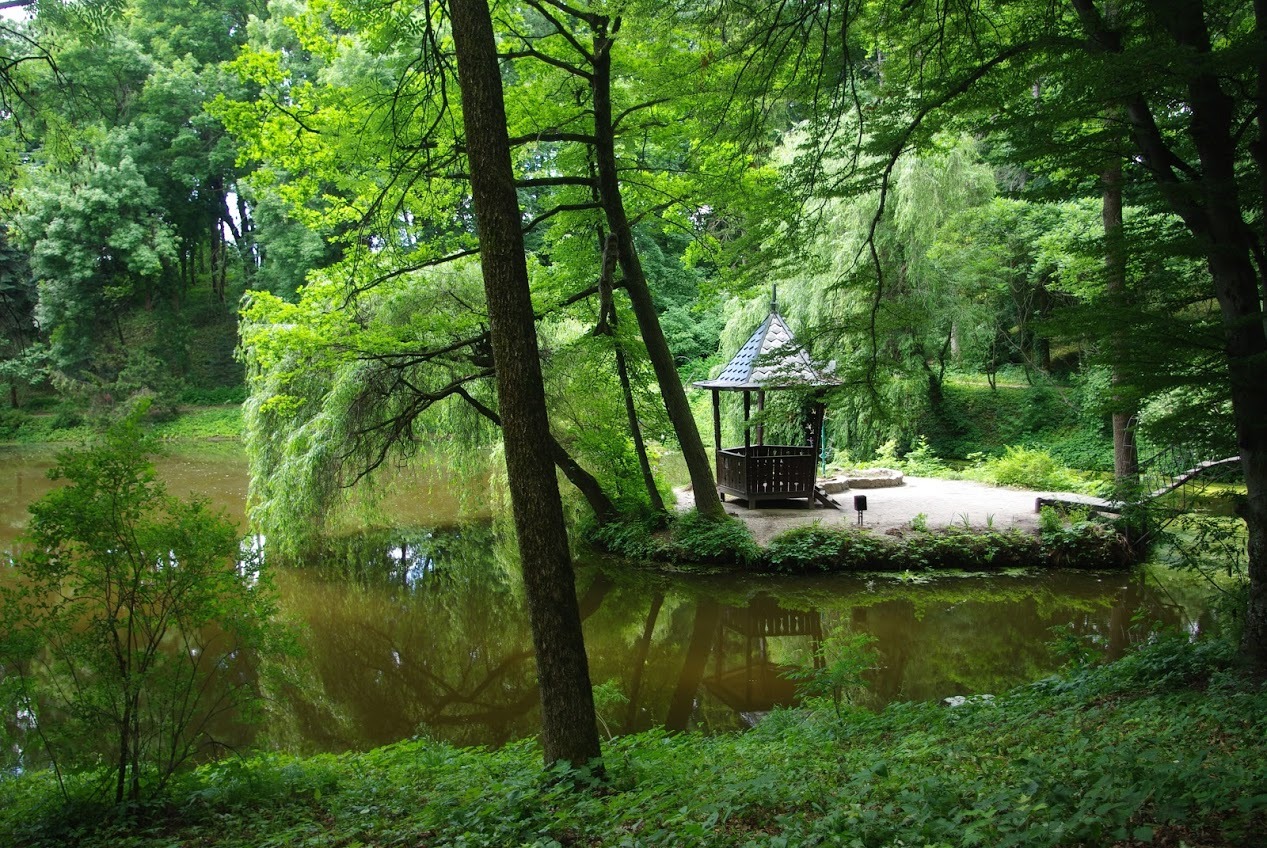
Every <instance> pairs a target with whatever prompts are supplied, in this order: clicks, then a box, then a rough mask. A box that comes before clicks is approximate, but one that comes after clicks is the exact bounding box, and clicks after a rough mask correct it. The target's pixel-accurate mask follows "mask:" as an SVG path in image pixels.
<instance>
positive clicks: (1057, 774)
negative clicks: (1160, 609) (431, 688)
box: [0, 637, 1267, 848]
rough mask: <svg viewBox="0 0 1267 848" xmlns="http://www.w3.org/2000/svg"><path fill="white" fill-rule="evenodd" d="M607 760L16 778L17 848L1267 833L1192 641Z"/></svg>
mask: <svg viewBox="0 0 1267 848" xmlns="http://www.w3.org/2000/svg"><path fill="white" fill-rule="evenodd" d="M837 707H839V709H840V711H839V713H838V712H837ZM604 766H605V777H604V778H601V779H600V778H599V777H596V776H595V774H594V773H593V772H591V771H589V770H582V771H579V772H572V773H568V770H567V769H565V768H556V769H554V770H552V771H543V770H542V767H541V753H540V750H539V749H538V748H537V746H536V745H535V743H533V742H531V741H525V742H519V743H514V744H511V745H508V746H506V747H504V748H501V749H498V750H493V751H490V750H484V749H459V748H453V747H450V746H447V745H445V744H443V743H438V742H434V741H427V740H414V741H406V742H401V743H398V744H395V745H390V746H387V747H384V748H379V749H376V750H373V751H369V752H365V753H351V754H344V755H339V756H334V755H321V756H316V757H310V758H306V759H300V758H294V757H285V756H278V755H260V756H257V757H254V758H247V759H228V760H224V761H221V762H219V763H215V764H211V765H207V766H203V767H201V768H199V769H198V770H197V771H195V772H193V773H191V774H190V775H188V776H187V777H186V778H185V779H184V780H183V781H182V782H181V783H180V784H179V785H177V786H176V787H174V789H173V790H172V792H171V793H170V795H169V797H168V798H166V799H165V801H164V802H163V803H162V804H159V805H155V806H153V807H149V808H142V809H132V810H129V811H126V812H119V811H117V810H111V809H106V808H94V807H91V806H85V805H82V804H80V805H72V806H67V805H65V804H64V803H63V802H62V801H61V800H60V798H57V797H55V796H54V794H52V792H51V790H50V787H49V785H48V781H47V780H46V779H45V778H44V776H43V775H40V774H31V775H26V776H24V777H22V778H20V779H6V780H0V844H6V845H13V846H16V848H35V846H41V847H42V846H53V845H57V846H68V848H105V846H110V848H160V846H162V847H163V848H166V846H171V845H199V846H208V848H244V846H264V845H346V846H352V845H365V846H368V845H375V846H386V845H450V846H457V845H462V846H505V845H535V846H561V845H587V846H600V848H601V846H661V845H664V846H669V845H675V846H676V845H710V846H754V845H763V846H789V845H795V846H802V845H803V846H811V845H847V846H888V845H936V846H974V845H990V846H1034V848H1044V846H1074V845H1116V846H1142V845H1147V844H1160V845H1180V844H1185V843H1186V844H1189V845H1202V846H1211V848H1222V846H1236V845H1247V844H1254V840H1255V839H1257V838H1258V837H1257V836H1255V834H1261V833H1262V832H1263V828H1264V826H1267V791H1265V790H1264V787H1265V786H1267V691H1264V689H1263V688H1262V687H1261V685H1255V684H1251V683H1249V682H1247V681H1246V680H1245V679H1244V678H1243V677H1241V676H1240V675H1239V674H1238V673H1237V672H1236V671H1235V669H1234V666H1233V664H1232V659H1231V651H1230V650H1229V649H1228V647H1227V646H1226V644H1223V643H1218V642H1196V643H1192V642H1189V641H1188V640H1187V639H1186V638H1183V637H1172V638H1164V639H1159V640H1156V641H1154V642H1152V643H1150V644H1147V645H1145V646H1144V647H1143V648H1142V649H1141V650H1140V651H1138V652H1137V653H1135V654H1132V655H1130V656H1128V657H1127V658H1126V659H1124V660H1122V661H1120V662H1118V663H1116V664H1114V665H1110V666H1082V667H1077V668H1074V669H1072V670H1070V671H1069V672H1066V673H1065V674H1063V675H1061V676H1058V677H1053V678H1050V679H1048V680H1045V681H1042V682H1040V683H1038V684H1035V685H1031V686H1027V687H1023V688H1021V689H1019V690H1016V691H1014V692H1012V693H1010V694H1005V695H1000V696H999V697H997V698H994V699H992V700H986V699H980V700H975V701H974V700H970V701H969V702H968V703H965V704H963V705H962V706H958V707H954V708H946V707H943V706H940V705H938V704H934V703H907V704H897V705H893V706H891V707H889V708H887V709H885V710H883V711H882V712H879V713H875V714H873V713H869V712H866V711H863V710H860V709H858V708H855V707H852V706H850V705H848V704H833V703H832V702H830V701H829V700H827V699H823V700H822V701H813V700H811V701H810V702H809V703H808V706H807V707H805V708H802V709H799V710H795V711H779V712H775V713H773V714H772V715H770V716H769V717H768V718H767V719H766V720H765V721H763V722H761V723H760V724H759V725H758V726H757V727H756V728H755V729H753V730H751V731H749V732H746V733H742V734H732V735H721V736H711V737H709V736H701V735H697V734H689V733H688V734H668V733H666V732H663V731H649V732H645V733H641V734H637V735H633V736H626V737H621V738H618V739H615V740H612V741H611V742H609V743H607V744H606V746H605V751H604ZM565 777H566V778H568V779H562V778H565Z"/></svg>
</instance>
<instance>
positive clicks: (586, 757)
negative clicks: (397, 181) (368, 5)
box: [449, 0, 600, 765]
mask: <svg viewBox="0 0 1267 848" xmlns="http://www.w3.org/2000/svg"><path fill="white" fill-rule="evenodd" d="M449 8H450V14H451V15H452V18H453V38H454V45H455V47H456V51H457V63H458V76H459V79H460V81H461V85H462V117H463V122H464V124H465V126H466V149H467V157H468V161H469V163H470V171H471V196H472V200H473V201H474V206H475V216H476V220H477V221H478V224H479V239H480V264H481V266H482V267H483V269H484V288H485V291H486V293H487V300H488V307H489V336H490V338H491V340H492V347H493V361H494V363H495V367H496V372H497V397H498V401H499V403H500V406H501V415H502V439H503V441H504V443H505V446H506V474H507V478H508V479H509V483H510V497H511V506H512V509H513V511H514V516H515V535H516V536H517V537H518V538H519V555H520V557H521V558H522V568H523V575H524V587H525V589H526V593H527V599H528V612H529V616H530V618H531V621H532V641H533V647H534V648H535V650H536V657H537V674H538V677H539V678H540V681H541V705H542V748H543V750H544V753H545V759H546V762H547V763H554V762H556V761H558V760H565V761H567V762H570V763H572V764H573V765H583V764H585V763H588V762H590V761H591V760H595V759H597V758H598V756H599V754H600V750H599V742H598V725H597V722H596V720H595V717H594V698H593V690H592V689H591V687H590V680H589V666H588V664H587V661H586V657H585V644H584V640H583V637H582V633H581V618H580V613H579V611H578V608H577V604H576V582H575V578H574V577H573V574H572V561H571V553H570V551H569V550H568V543H567V528H566V526H565V525H564V522H563V507H562V503H561V502H560V500H559V490H558V484H557V482H556V481H555V478H554V464H553V463H552V462H551V460H550V457H549V455H548V454H547V453H546V452H545V451H542V450H541V449H540V446H541V445H542V444H543V443H544V442H546V441H547V440H548V439H549V437H550V423H549V420H548V419H547V417H546V405H545V390H544V388H543V386H542V382H541V365H540V355H539V353H538V350H537V330H536V321H535V318H534V315H533V311H532V298H531V296H530V293H529V288H528V266H527V262H526V259H525V256H524V244H523V231H522V229H521V226H522V225H521V220H520V210H519V198H518V196H517V195H516V193H515V177H514V172H513V169H512V167H511V159H510V139H509V136H508V134H507V132H506V113H505V107H504V105H503V101H502V80H501V71H500V69H499V68H498V64H497V46H496V39H495V37H494V35H493V24H492V19H491V17H490V16H489V12H488V5H487V3H486V0H451V3H450V7H449Z"/></svg>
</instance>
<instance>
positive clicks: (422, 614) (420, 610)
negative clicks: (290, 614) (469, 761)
mask: <svg viewBox="0 0 1267 848" xmlns="http://www.w3.org/2000/svg"><path fill="white" fill-rule="evenodd" d="M494 543H495V539H494V536H493V534H492V532H491V530H490V529H489V528H487V527H480V526H475V527H467V528H464V529H463V530H461V531H433V532H421V533H415V534H410V535H407V536H402V537H397V538H393V539H389V538H387V537H384V536H382V535H377V536H373V535H371V536H359V537H349V538H347V539H346V540H340V541H339V542H338V543H329V545H328V548H327V550H326V551H325V552H324V553H325V556H324V557H323V558H322V566H321V568H320V569H318V570H307V571H302V572H299V571H296V572H289V573H288V574H287V575H286V579H285V580H284V586H283V588H284V591H285V592H286V593H287V595H288V602H289V606H290V607H291V608H292V609H298V610H299V611H300V614H301V615H302V616H303V618H305V619H306V620H307V622H308V624H309V636H308V643H309V644H308V648H309V656H310V663H311V669H312V680H311V681H310V683H309V684H308V686H307V687H306V688H308V691H307V692H301V693H299V697H300V698H301V699H303V700H306V701H307V702H308V703H309V705H310V707H313V708H314V709H312V710H310V712H312V713H313V714H314V715H320V714H322V712H323V710H321V709H320V708H318V707H317V705H319V704H320V703H321V702H322V701H328V702H329V703H331V704H333V705H336V707H337V710H338V711H339V712H341V713H343V714H344V715H345V716H346V720H347V722H348V724H349V725H350V726H351V727H352V728H355V730H354V731H352V734H351V735H352V738H348V739H346V740H344V744H348V745H360V744H365V743H368V744H383V743H385V742H388V741H393V740H395V739H401V738H405V737H407V736H410V735H413V734H414V733H416V732H430V733H432V734H434V735H436V736H440V737H443V738H445V739H448V740H450V741H453V742H457V743H478V744H487V743H500V742H504V741H506V740H508V739H512V738H517V737H520V736H524V735H528V734H530V733H531V732H533V729H534V721H535V719H534V710H535V708H536V705H537V698H538V696H537V689H536V676H535V669H534V666H533V662H532V651H531V638H530V635H529V631H528V623H527V617H526V615H525V613H524V610H523V607H522V603H521V600H520V598H519V597H518V596H517V595H516V594H515V591H514V585H513V583H512V581H511V579H510V578H509V576H508V575H507V574H506V572H505V571H504V570H503V569H502V568H500V566H498V565H497V563H496V557H495V555H494V552H493V545H494ZM314 729H315V728H314Z"/></svg>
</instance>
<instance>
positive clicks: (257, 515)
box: [0, 0, 1267, 838]
mask: <svg viewBox="0 0 1267 848" xmlns="http://www.w3.org/2000/svg"><path fill="white" fill-rule="evenodd" d="M0 10H3V11H4V13H5V17H4V18H3V19H0V98H2V106H3V109H2V110H0V197H3V207H2V210H3V211H2V212H0V381H3V383H4V384H5V388H6V389H7V391H6V392H5V396H4V403H5V405H6V406H7V407H8V408H7V409H5V410H3V411H0V438H4V439H8V438H21V436H22V433H23V432H24V428H26V427H29V426H31V423H30V422H32V421H34V420H38V419H51V421H52V422H54V423H53V426H60V424H61V423H65V424H66V425H67V426H72V425H74V424H76V423H78V422H80V421H83V420H89V419H95V418H96V417H110V416H117V415H119V414H120V413H121V412H124V411H127V410H130V409H132V408H134V404H135V403H136V401H137V400H139V399H145V400H146V402H148V403H149V406H148V407H147V408H148V409H149V410H150V415H151V416H153V417H163V416H171V415H173V414H176V413H177V412H178V411H180V410H182V409H188V408H190V407H198V406H211V405H221V404H224V405H227V404H241V405H242V410H243V422H244V423H243V433H244V441H245V443H246V447H247V451H248V454H249V457H250V462H251V471H252V489H251V499H250V502H251V514H250V518H251V522H252V525H253V531H254V532H257V533H260V534H263V535H264V536H266V537H267V538H268V544H269V545H270V548H271V550H275V551H277V552H279V553H286V554H290V555H296V554H298V553H300V552H303V551H304V550H306V549H309V548H310V547H311V545H312V544H313V543H314V539H315V538H316V536H317V535H319V533H320V532H321V531H322V530H323V529H324V528H325V526H326V522H327V521H329V520H332V519H333V518H334V517H336V516H337V515H338V514H339V512H340V510H341V509H343V508H344V507H346V506H347V504H348V502H349V498H350V497H351V496H350V494H349V493H350V492H353V491H355V490H356V489H357V487H358V486H363V485H364V484H366V483H373V482H374V481H376V480H378V479H379V478H381V477H382V476H384V472H387V471H390V469H392V468H393V467H395V466H396V465H397V464H399V463H404V462H408V461H409V460H410V459H412V458H414V457H417V456H418V455H420V454H424V453H430V452H442V453H444V454H445V455H446V456H448V457H449V458H450V459H452V461H453V462H455V463H459V464H460V463H461V462H462V461H463V459H464V458H469V457H471V456H475V455H480V456H484V457H487V456H488V455H489V454H490V452H491V453H493V454H494V455H495V456H497V457H498V461H499V462H502V460H504V462H503V463H502V465H503V467H504V470H505V473H506V475H507V489H508V490H509V492H510V497H511V501H512V506H513V514H514V520H515V527H516V531H517V539H518V542H519V551H520V556H521V559H522V569H523V575H524V581H525V585H526V587H527V598H528V606H529V609H530V612H531V615H532V620H533V633H534V642H535V646H536V651H537V659H538V668H539V670H540V674H541V678H542V698H543V704H544V705H545V709H544V712H543V716H544V719H543V720H544V724H545V734H544V744H543V750H544V754H545V757H546V759H547V761H549V762H553V761H555V760H566V761H569V762H571V763H573V764H577V765H579V764H583V763H585V762H587V761H589V760H592V759H593V758H595V757H596V756H598V753H599V739H598V733H597V728H596V726H595V724H594V719H593V716H594V709H593V704H592V697H591V685H590V680H589V678H588V675H587V671H586V663H585V652H584V646H583V645H582V644H581V634H580V622H579V618H578V615H577V611H576V604H575V597H574V594H575V593H574V587H573V586H572V580H573V578H572V571H571V568H572V565H571V559H570V557H571V554H570V552H569V547H568V535H567V534H568V527H567V524H566V522H565V507H566V506H568V505H569V504H571V503H573V502H575V503H576V504H578V505H579V504H583V506H578V507H577V511H578V512H584V518H583V519H582V523H583V524H585V525H586V526H587V527H591V528H592V527H594V526H598V527H600V528H601V527H602V526H608V527H610V526H613V525H615V524H616V523H618V522H629V521H637V522H641V523H642V524H643V525H644V526H646V527H650V528H653V529H655V528H659V527H661V526H663V524H664V522H665V520H666V519H665V513H666V512H667V510H666V506H665V504H666V499H668V496H669V491H668V489H669V485H670V484H669V476H668V473H667V472H666V471H665V469H664V468H663V467H662V463H661V462H660V460H661V459H662V456H663V454H664V453H665V452H670V453H673V454H674V455H680V457H681V458H682V460H683V465H684V471H683V472H682V474H683V475H684V477H685V479H687V480H689V482H690V484H691V487H692V489H693V495H694V505H695V506H694V508H695V510H696V512H697V513H698V515H697V516H695V517H693V518H692V520H698V521H700V522H702V523H703V524H704V525H705V526H707V525H708V524H709V523H710V522H722V521H724V520H725V517H724V511H723V508H722V503H721V501H720V499H719V498H718V496H717V489H716V486H715V483H714V480H713V469H712V465H711V459H710V456H709V454H708V453H707V451H706V449H705V444H704V440H703V439H702V438H701V429H702V428H707V426H709V424H710V423H711V422H710V419H709V414H710V410H709V409H708V408H707V400H706V399H705V398H704V397H703V396H702V395H701V396H699V397H696V396H693V394H691V393H688V390H687V389H686V387H687V386H689V385H690V382H691V381H692V380H698V379H705V378H708V377H709V376H712V375H714V374H715V373H716V371H717V369H718V368H720V366H721V365H722V364H723V363H724V362H725V361H726V360H727V359H728V358H729V357H730V355H732V354H733V353H734V352H735V350H736V349H737V348H738V347H739V345H740V344H741V343H742V342H743V341H744V340H745V339H746V338H747V337H748V335H749V333H751V331H752V329H753V328H754V327H756V326H757V325H758V324H759V323H760V322H761V320H762V319H763V318H764V316H765V315H766V313H767V312H768V311H769V309H770V304H771V301H772V298H773V297H774V291H775V290H776V289H777V303H778V306H779V308H780V310H781V311H782V313H783V315H784V316H785V317H786V318H787V320H788V321H789V323H790V324H792V325H794V326H795V327H796V328H797V335H798V338H799V339H800V341H801V343H803V344H804V345H805V347H806V349H807V350H808V351H809V353H810V354H811V355H812V356H813V358H814V359H815V360H816V361H817V362H820V363H822V364H823V366H824V367H825V369H826V370H827V372H828V373H830V374H831V376H832V379H833V381H834V384H833V386H832V387H831V389H830V392H828V393H827V394H826V396H825V402H826V404H827V420H828V428H829V429H828V430H827V431H826V432H825V433H824V434H823V436H824V439H825V443H826V444H827V445H828V446H829V449H827V450H826V451H825V456H824V459H832V458H834V459H837V460H838V461H841V462H849V461H858V460H870V459H873V458H875V457H876V456H880V457H888V458H890V459H892V460H894V461H897V460H899V459H901V458H902V457H906V458H908V461H909V462H914V463H919V462H924V461H929V462H944V461H951V462H959V463H969V462H974V461H978V462H979V461H990V457H983V456H981V451H982V450H983V449H984V445H983V442H987V441H988V442H990V445H991V447H990V450H994V452H995V454H996V456H995V457H994V460H996V461H1001V462H1006V461H1011V460H1015V459H1016V457H1018V456H1020V455H1021V454H1020V453H1019V451H1021V450H1022V449H1024V450H1038V451H1042V452H1044V457H1045V458H1046V459H1047V460H1048V461H1050V462H1056V461H1058V462H1059V463H1061V464H1063V465H1066V466H1070V467H1074V468H1078V469H1082V470H1085V471H1089V472H1097V473H1099V474H1101V475H1102V476H1103V479H1104V486H1103V490H1104V493H1105V494H1112V495H1113V496H1114V497H1117V498H1121V499H1130V498H1131V497H1132V496H1133V495H1138V494H1139V490H1140V487H1141V486H1143V485H1144V484H1143V483H1142V482H1141V476H1140V475H1141V469H1142V467H1143V466H1145V465H1146V464H1147V462H1148V460H1149V457H1150V456H1151V455H1152V454H1154V453H1156V452H1158V451H1161V450H1163V449H1174V448H1177V449H1180V450H1181V451H1182V455H1183V456H1187V457H1192V458H1193V459H1194V464H1195V461H1199V460H1214V459H1225V458H1229V457H1237V456H1239V458H1240V464H1239V468H1240V472H1241V476H1242V477H1243V480H1244V487H1245V492H1246V493H1245V495H1244V496H1240V497H1238V500H1237V503H1236V513H1237V515H1238V516H1239V517H1240V518H1241V519H1243V521H1244V526H1245V528H1246V531H1247V532H1246V534H1245V539H1244V545H1243V546H1242V548H1241V549H1240V550H1238V552H1237V555H1238V556H1240V555H1241V554H1242V553H1243V558H1244V562H1245V564H1246V565H1245V574H1244V577H1245V585H1246V587H1247V588H1246V591H1245V593H1244V595H1243V596H1242V597H1241V598H1240V599H1239V600H1238V604H1239V609H1240V612H1241V614H1242V618H1243V625H1244V626H1243V632H1242V635H1241V637H1240V651H1241V655H1242V657H1243V658H1245V659H1248V660H1249V661H1250V663H1252V664H1253V665H1255V666H1256V667H1257V668H1259V669H1262V668H1264V667H1267V388H1265V387H1267V313H1265V312H1264V301H1265V299H1267V246H1265V238H1267V7H1264V4H1263V3H1260V2H1255V3H1250V2H1247V0H1164V2H1153V3H1146V2H1143V0H1062V2H1048V0H1023V1H1022V2H1009V3H1005V2H994V0H986V1H985V2H981V3H974V4H966V5H961V4H947V3H941V2H929V1H928V0H912V1H911V2H907V3H904V4H900V5H899V4H893V3H887V2H881V0H876V1H875V2H838V1H837V0H818V2H806V3H796V4H788V3H776V4H765V3H747V2H742V0H737V1H736V0H687V2H682V3H672V4H665V3H652V2H646V0H628V2H624V3H620V4H613V3H607V2H598V0H594V1H593V2H590V0H450V2H448V3H428V2H416V3H403V2H398V0H207V1H206V2H200V3H177V2H173V1H172V0H112V2H108V3H89V2H75V1H74V0H38V2H37V1H36V0H32V1H31V2H14V3H0ZM1018 386H1024V387H1026V394H1025V396H1024V400H1022V401H1019V402H1018V401H1017V400H1016V399H1015V397H1014V396H1013V395H1009V391H1013V390H1016V389H1017V387H1018ZM789 394H790V395H791V399H790V400H783V401H774V402H772V404H771V409H770V412H769V415H768V423H767V418H764V417H763V418H761V419H760V425H761V426H762V427H763V428H765V427H768V428H769V432H771V433H772V434H776V433H779V432H780V431H779V428H780V427H783V428H786V429H788V430H789V431H791V432H792V433H793V435H795V436H796V437H798V438H799V436H800V435H802V434H800V433H797V432H795V431H796V430H797V428H798V427H799V423H794V424H791V425H789V424H787V423H786V422H785V421H783V420H782V419H780V418H779V416H778V414H777V413H778V412H779V411H780V407H779V405H778V404H779V403H784V404H786V406H787V407H788V409H790V410H791V411H792V413H793V414H792V420H794V421H797V419H796V418H795V413H796V411H797V410H799V409H800V407H801V406H802V405H805V404H808V403H809V401H808V399H807V397H808V395H807V393H805V392H791V393H789ZM986 397H988V398H989V400H988V401H985V400H983V398H986ZM788 409H784V410H783V412H787V411H788ZM983 410H988V412H983ZM765 414H766V413H765V412H764V411H763V412H762V415H763V416H764V415H765ZM785 417H786V416H785ZM722 425H723V431H724V432H725V433H726V438H727V439H729V438H731V437H734V436H736V435H737V434H739V435H738V438H739V439H740V440H742V435H741V434H740V427H741V426H742V425H741V424H740V423H739V418H738V411H737V410H728V411H727V412H726V416H725V418H724V420H723V421H722ZM991 428H992V433H991V437H990V438H989V439H986V438H985V436H984V433H985V430H986V429H991ZM1002 431H1006V435H999V432H1002ZM995 436H997V438H995ZM1005 445H1007V446H1010V447H1011V448H1014V450H1013V451H1008V452H1004V450H1003V446H1005ZM556 472H557V474H556ZM558 480H562V481H566V486H567V487H568V489H566V490H565V491H564V493H563V495H562V498H561V497H560V495H559V492H558V482H557V481H558ZM1052 488H1055V487H1054V486H1053V487H1052ZM599 535H601V531H600V533H599ZM1238 544H1239V541H1238ZM1229 567H1230V566H1229ZM122 773H123V772H122V771H120V775H122ZM120 781H122V777H120ZM119 785H120V787H122V786H123V783H122V782H121V783H120V784H119ZM120 793H121V794H120V798H122V797H123V794H122V793H123V789H120ZM525 838H526V837H525Z"/></svg>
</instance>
